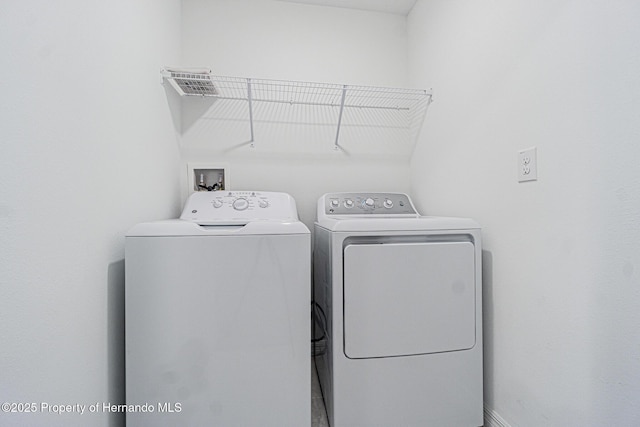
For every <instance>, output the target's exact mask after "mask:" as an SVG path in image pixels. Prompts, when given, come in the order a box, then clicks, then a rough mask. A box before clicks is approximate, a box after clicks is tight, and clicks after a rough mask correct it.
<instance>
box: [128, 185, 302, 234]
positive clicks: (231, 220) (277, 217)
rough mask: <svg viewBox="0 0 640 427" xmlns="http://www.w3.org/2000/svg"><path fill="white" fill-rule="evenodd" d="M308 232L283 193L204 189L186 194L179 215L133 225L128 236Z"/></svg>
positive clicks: (294, 205) (293, 202) (294, 206)
mask: <svg viewBox="0 0 640 427" xmlns="http://www.w3.org/2000/svg"><path fill="white" fill-rule="evenodd" d="M257 234H309V229H308V228H307V227H306V226H305V225H304V224H303V223H302V222H300V221H299V220H298V212H297V210H296V202H295V200H293V197H291V196H290V195H288V194H286V193H275V192H267V191H203V192H196V193H193V194H192V195H191V196H189V199H188V200H187V203H185V206H184V210H183V211H182V215H181V216H180V219H174V220H167V221H155V222H147V223H142V224H138V225H136V226H134V227H133V228H132V229H131V230H129V232H128V233H127V237H152V236H158V237H160V236H237V235H257Z"/></svg>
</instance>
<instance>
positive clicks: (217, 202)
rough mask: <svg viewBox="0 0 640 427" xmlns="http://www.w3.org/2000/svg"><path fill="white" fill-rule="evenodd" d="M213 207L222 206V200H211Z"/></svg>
mask: <svg viewBox="0 0 640 427" xmlns="http://www.w3.org/2000/svg"><path fill="white" fill-rule="evenodd" d="M213 207H214V208H221V207H222V202H221V201H220V200H214V201H213Z"/></svg>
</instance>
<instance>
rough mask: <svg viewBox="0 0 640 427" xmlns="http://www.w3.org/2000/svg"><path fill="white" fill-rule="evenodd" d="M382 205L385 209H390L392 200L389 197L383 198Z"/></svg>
mask: <svg viewBox="0 0 640 427" xmlns="http://www.w3.org/2000/svg"><path fill="white" fill-rule="evenodd" d="M384 207H385V208H387V209H391V208H392V207H393V202H392V201H391V200H389V199H384Z"/></svg>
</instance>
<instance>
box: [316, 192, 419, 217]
mask: <svg viewBox="0 0 640 427" xmlns="http://www.w3.org/2000/svg"><path fill="white" fill-rule="evenodd" d="M321 200H322V203H321V204H322V208H323V210H324V214H326V215H384V216H405V217H406V216H411V217H415V216H417V215H418V213H417V212H416V209H415V208H414V206H413V203H412V202H411V199H410V198H409V196H408V195H406V194H404V193H329V194H325V195H324V196H322V198H321ZM319 207H320V206H319Z"/></svg>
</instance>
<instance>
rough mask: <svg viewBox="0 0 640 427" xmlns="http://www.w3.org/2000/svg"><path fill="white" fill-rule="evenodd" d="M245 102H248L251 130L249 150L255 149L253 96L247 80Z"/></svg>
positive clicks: (249, 80)
mask: <svg viewBox="0 0 640 427" xmlns="http://www.w3.org/2000/svg"><path fill="white" fill-rule="evenodd" d="M247 100H248V101H249V128H250V130H251V140H250V141H249V142H250V143H251V148H255V144H254V142H255V139H254V137H253V96H252V95H251V79H247Z"/></svg>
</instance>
